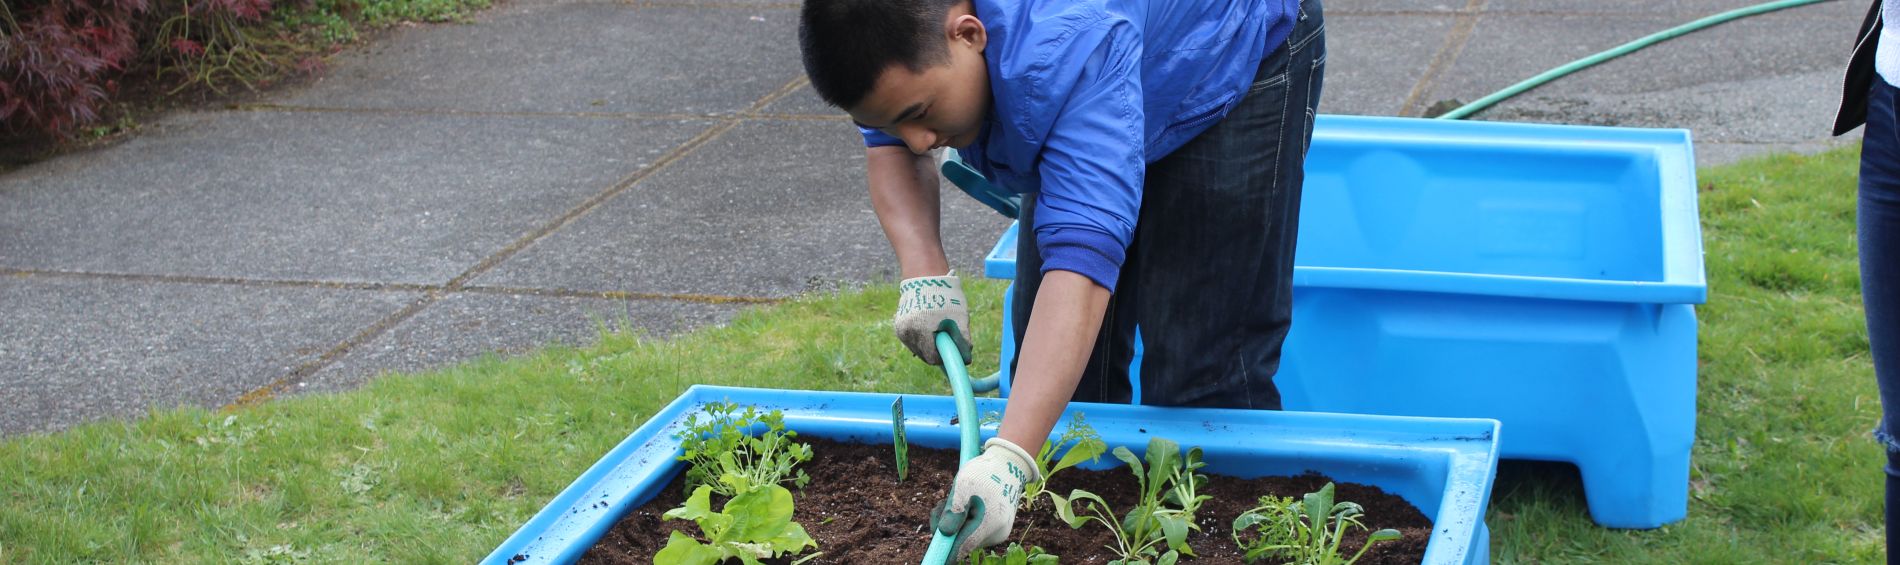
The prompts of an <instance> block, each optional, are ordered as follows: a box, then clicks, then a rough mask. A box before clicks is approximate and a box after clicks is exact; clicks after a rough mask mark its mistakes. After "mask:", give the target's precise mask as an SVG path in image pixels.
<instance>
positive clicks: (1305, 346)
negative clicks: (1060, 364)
mask: <svg viewBox="0 0 1900 565" xmlns="http://www.w3.org/2000/svg"><path fill="white" fill-rule="evenodd" d="M1306 171H1307V172H1306V175H1307V176H1306V188H1305V193H1304V200H1305V202H1304V204H1303V205H1302V207H1301V210H1300V241H1299V248H1298V249H1299V250H1298V255H1297V256H1296V257H1295V264H1296V267H1295V269H1294V275H1293V284H1294V293H1293V316H1294V318H1293V320H1294V322H1293V329H1292V333H1291V334H1290V335H1289V336H1288V337H1287V342H1286V345H1285V349H1284V357H1283V359H1282V365H1281V369H1280V374H1279V375H1278V376H1277V377H1276V379H1275V382H1276V383H1277V384H1278V385H1279V388H1280V390H1281V393H1282V396H1283V399H1284V405H1285V407H1286V408H1287V409H1289V410H1315V411H1326V412H1350V413H1366V414H1391V415H1408V416H1447V417H1482V418H1496V419H1498V420H1499V421H1501V422H1503V424H1504V429H1505V431H1506V434H1505V438H1506V439H1505V440H1504V441H1503V443H1502V444H1501V447H1502V449H1503V453H1504V457H1506V458H1519V459H1537V460H1547V461H1564V462H1570V463H1575V464H1576V465H1577V466H1578V469H1579V470H1580V471H1581V473H1582V477H1583V483H1584V491H1585V496H1586V497H1587V499H1588V501H1589V504H1590V514H1591V517H1593V518H1594V519H1595V520H1596V521H1597V523H1599V524H1602V525H1605V526H1611V527H1620V528H1654V527H1657V526H1661V525H1663V524H1666V523H1669V522H1673V521H1676V520H1680V519H1682V518H1683V517H1684V516H1685V515H1686V514H1687V513H1688V500H1689V499H1688V482H1689V446H1690V444H1691V443H1692V442H1693V440H1694V438H1695V383H1696V322H1695V309H1694V307H1693V306H1692V305H1694V304H1701V303H1702V302H1703V301H1704V300H1705V299H1706V296H1707V290H1706V289H1707V284H1706V283H1705V281H1704V278H1703V270H1702V238H1701V227H1700V224H1699V222H1698V221H1697V216H1696V182H1695V164H1694V162H1693V152H1692V151H1691V148H1690V142H1689V132H1687V131H1684V130H1655V129H1632V128H1602V127H1578V126H1551V125H1528V124H1502V123H1484V122H1461V121H1450V120H1420V119H1408V118H1364V117H1345V116H1321V117H1320V119H1319V122H1318V125H1317V126H1316V128H1315V131H1314V134H1313V146H1312V149H1311V150H1310V152H1309V153H1308V157H1307V163H1306ZM1015 263H1016V228H1015V227H1014V226H1012V227H1011V228H1010V230H1009V232H1007V233H1005V234H1004V236H1003V238H1002V241H999V242H998V243H997V246H996V249H995V250H994V251H992V252H991V254H990V258H989V261H988V264H987V265H985V272H986V273H987V274H988V275H989V276H990V277H995V278H1014V276H1015ZM1007 319H1008V317H1007V316H1005V320H1007ZM1003 334H1004V335H1003V340H1002V344H1003V347H1002V349H1003V351H1002V355H1003V359H1005V360H1007V359H1009V358H1010V357H1011V356H1012V355H1013V352H1012V351H1010V350H1011V349H1013V347H1014V342H1015V340H1014V339H1013V337H1012V336H1011V335H1010V328H1009V327H1008V322H1007V321H1006V322H1005V323H1004V328H1003ZM1138 351H1139V350H1138ZM1005 369H1007V364H1005ZM1005 377H1006V378H1005V379H1004V384H1003V391H1004V394H1006V395H1007V394H1008V391H1009V386H1008V379H1007V375H1006V376H1005ZM1137 390H1139V389H1137Z"/></svg>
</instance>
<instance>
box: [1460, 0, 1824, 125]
mask: <svg viewBox="0 0 1900 565" xmlns="http://www.w3.org/2000/svg"><path fill="white" fill-rule="evenodd" d="M1827 1H1829V0H1779V1H1777V2H1769V3H1766V4H1758V5H1754V6H1749V7H1747V8H1740V9H1735V10H1729V11H1727V12H1722V13H1720V14H1716V15H1713V16H1709V17H1706V18H1702V19H1699V20H1696V21H1693V22H1689V23H1686V24H1682V25H1679V26H1676V27H1672V28H1669V29H1666V30H1662V31H1659V32H1656V33H1652V34H1650V35H1649V36H1647V37H1644V38H1642V39H1638V40H1636V41H1631V42H1629V43H1625V44H1623V45H1620V46H1618V47H1617V48H1615V49H1611V50H1609V51H1604V52H1602V53H1597V54H1595V55H1591V56H1589V57H1584V58H1582V59H1577V60H1575V61H1571V62H1570V63H1569V64H1566V65H1564V66H1561V67H1557V68H1555V69H1551V70H1548V71H1544V72H1543V74H1539V75H1537V76H1534V77H1531V78H1529V79H1525V80H1524V82H1520V83H1517V84H1513V85H1511V86H1510V87H1509V88H1506V89H1504V90H1500V91H1497V92H1494V93H1492V94H1491V95H1490V96H1486V97H1484V98H1479V99H1478V101H1476V102H1472V103H1470V104H1466V105H1463V106H1459V107H1458V108H1457V109H1455V110H1452V111H1450V112H1445V113H1444V114H1442V115H1439V116H1438V118H1439V119H1443V120H1457V119H1463V118H1465V117H1467V116H1470V115H1472V114H1476V113H1478V111H1480V110H1483V109H1485V108H1489V107H1490V106H1491V105H1492V104H1496V103H1498V102H1502V101H1504V99H1506V98H1510V97H1512V96H1517V95H1519V94H1522V93H1524V91H1527V90H1530V89H1533V88H1537V87H1538V86H1541V85H1543V84H1544V83H1546V82H1550V81H1552V80H1555V79H1556V78H1557V77H1561V76H1564V75H1567V74H1570V73H1574V72H1577V71H1580V70H1583V69H1585V68H1589V67H1590V66H1591V65H1595V64H1597V63H1601V62H1604V61H1608V60H1610V59H1615V58H1617V57H1621V56H1623V55H1627V54H1629V53H1630V52H1632V51H1635V50H1637V49H1642V48H1644V47H1648V46H1651V45H1655V44H1657V43H1662V42H1664V41H1668V40H1670V39H1674V38H1676V37H1678V36H1682V35H1684V34H1687V33H1689V32H1693V31H1696V30H1699V29H1702V28H1705V27H1709V26H1713V25H1716V24H1720V23H1723V22H1728V21H1731V20H1737V19H1741V18H1746V17H1748V16H1753V15H1757V14H1766V13H1768V12H1773V11H1776V10H1780V9H1784V8H1793V7H1795V6H1804V5H1808V4H1818V3H1821V2H1827Z"/></svg>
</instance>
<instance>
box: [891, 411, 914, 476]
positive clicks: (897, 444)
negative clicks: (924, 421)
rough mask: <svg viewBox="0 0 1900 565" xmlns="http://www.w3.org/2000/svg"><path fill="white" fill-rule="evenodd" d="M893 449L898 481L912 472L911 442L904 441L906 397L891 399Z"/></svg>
mask: <svg viewBox="0 0 1900 565" xmlns="http://www.w3.org/2000/svg"><path fill="white" fill-rule="evenodd" d="M891 449H892V450H894V451H896V452H897V482H900V483H901V482H904V477H905V476H906V475H908V474H910V444H909V443H906V442H905V441H904V397H902V396H899V397H897V400H893V401H891Z"/></svg>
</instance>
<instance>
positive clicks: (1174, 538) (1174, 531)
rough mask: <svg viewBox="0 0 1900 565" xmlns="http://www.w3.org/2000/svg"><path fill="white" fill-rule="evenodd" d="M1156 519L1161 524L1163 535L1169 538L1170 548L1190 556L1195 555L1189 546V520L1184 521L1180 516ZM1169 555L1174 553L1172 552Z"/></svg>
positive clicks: (1156, 517) (1174, 515)
mask: <svg viewBox="0 0 1900 565" xmlns="http://www.w3.org/2000/svg"><path fill="white" fill-rule="evenodd" d="M1154 519H1155V520H1157V521H1160V522H1161V532H1162V535H1163V536H1165V537H1166V538H1167V540H1168V547H1169V548H1172V549H1174V550H1176V551H1180V552H1183V553H1186V554H1188V555H1194V550H1192V549H1189V548H1188V545H1187V534H1188V522H1187V520H1184V519H1182V518H1181V516H1180V515H1176V514H1168V515H1157V516H1155V517H1154ZM1169 553H1173V552H1172V551H1171V552H1169Z"/></svg>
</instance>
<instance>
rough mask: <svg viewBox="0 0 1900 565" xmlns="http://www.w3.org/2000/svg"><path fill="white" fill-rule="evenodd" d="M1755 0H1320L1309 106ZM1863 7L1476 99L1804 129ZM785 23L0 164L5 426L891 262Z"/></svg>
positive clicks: (597, 6) (620, 23) (1513, 106)
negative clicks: (1321, 83) (1320, 56)
mask: <svg viewBox="0 0 1900 565" xmlns="http://www.w3.org/2000/svg"><path fill="white" fill-rule="evenodd" d="M1753 3H1755V2H1754V1H1753V0H1743V1H1734V0H1721V1H1718V0H1687V1H1678V2H1653V1H1644V0H1543V1H1539V0H1469V1H1468V2H1464V3H1456V2H1448V1H1433V0H1359V1H1348V0H1333V1H1331V2H1329V3H1328V4H1327V6H1326V11H1327V14H1326V17H1327V20H1328V38H1327V40H1328V49H1329V51H1330V56H1329V60H1328V63H1327V75H1326V79H1325V80H1326V82H1325V94H1324V100H1323V102H1322V111H1324V112H1327V113H1334V114H1364V115H1418V114H1419V113H1421V112H1422V111H1423V110H1424V109H1425V108H1427V107H1429V106H1430V105H1432V104H1433V103H1434V102H1437V101H1440V100H1445V99H1460V100H1466V101H1469V100H1474V99H1477V98H1479V97H1481V96H1483V95H1485V94H1488V93H1490V92H1491V91H1494V90H1497V89H1499V88H1502V87H1505V86H1507V85H1510V84H1512V83H1514V82H1517V81H1518V80H1521V79H1523V78H1526V77H1529V76H1531V75H1534V74H1536V73H1538V72H1541V71H1543V70H1545V69H1548V68H1551V67H1554V66H1557V65H1560V64H1562V63H1564V62H1567V61H1570V60H1572V59H1576V58H1579V57H1582V56H1585V55H1588V54H1591V53H1595V52H1597V51H1601V50H1604V49H1608V48H1610V47H1613V46H1615V45H1617V44H1620V43H1622V42H1625V41H1629V40H1631V39H1635V38H1637V37H1641V36H1643V35H1646V34H1648V33H1651V32H1654V31H1658V30H1661V29H1664V28H1667V27H1670V26H1673V25H1676V24H1679V23H1683V22H1686V21H1689V20H1692V19H1695V18H1698V17H1702V16H1706V15H1709V14H1712V13H1716V12H1719V11H1722V10H1727V9H1731V8H1736V7H1741V6H1746V5H1750V4H1753ZM1865 9H1866V5H1865V4H1864V3H1861V2H1845V1H1835V2H1827V3H1822V4H1818V5H1813V6H1808V7H1802V8H1796V9H1791V10H1786V11H1783V12H1778V13H1775V14H1770V15H1766V16H1760V17H1756V18H1752V19H1748V20H1744V21H1741V22H1736V23H1731V24H1728V25H1724V26H1720V27H1717V28H1713V29H1711V30H1707V31H1704V32H1700V33H1698V34H1696V35H1692V36H1689V37H1684V38H1680V39H1677V40H1674V41H1671V42H1668V43H1665V44H1663V45H1661V46H1658V47H1655V48H1652V49H1650V50H1646V51H1642V52H1639V53H1637V54H1634V55H1632V56H1629V57H1625V58H1623V59H1619V60H1616V61H1612V62H1610V63H1608V64H1605V65H1601V66H1599V67H1596V68H1593V69H1590V70H1586V71H1584V72H1582V73H1580V74H1577V75H1573V76H1571V77H1568V78H1564V79H1561V80H1559V81H1558V82H1556V83H1553V84H1551V85H1548V86H1545V87H1543V88H1541V89H1538V90H1536V91H1533V92H1530V93H1528V94H1527V95H1525V96H1522V97H1519V98H1517V99H1514V100H1512V101H1509V102H1506V103H1505V104H1503V105H1501V106H1499V107H1497V108H1494V109H1492V110H1490V111H1489V112H1487V113H1485V114H1482V115H1480V116H1479V117H1480V118H1481V119H1502V120H1513V121H1537V122H1556V123H1582V124H1612V125H1630V126H1647V127H1686V128H1690V129H1692V130H1694V132H1695V136H1696V139H1697V144H1698V145H1697V153H1698V155H1697V157H1698V159H1699V162H1700V163H1701V164H1705V165H1706V164H1715V163H1722V162H1728V161H1732V160H1734V159H1736V158H1738V157H1740V156H1743V155H1749V154H1756V153H1760V152H1764V151H1779V150H1797V151H1810V150H1817V149H1821V148H1825V147H1828V146H1831V145H1833V144H1837V143H1840V142H1842V141H1843V140H1831V139H1828V138H1826V137H1825V135H1826V133H1827V132H1826V130H1827V128H1828V127H1829V124H1830V120H1831V119H1832V115H1833V111H1834V106H1835V104H1836V102H1837V100H1838V95H1839V92H1838V89H1839V86H1838V85H1839V80H1840V71H1841V68H1842V67H1843V66H1844V64H1845V60H1846V52H1847V50H1848V48H1849V47H1850V45H1849V43H1850V42H1851V41H1852V35H1853V33H1854V31H1855V30H1856V27H1857V25H1858V24H1859V21H1860V17H1861V15H1862V14H1864V13H1865ZM796 18H797V4H796V3H794V2H742V1H737V0H733V1H723V2H722V1H715V0H703V1H696V2H637V3H614V2H590V1H562V0H549V1H527V0H517V1H514V2H509V3H504V4H502V5H501V6H499V7H497V8H495V9H492V10H490V11H488V12H486V13H484V14H482V15H480V16H478V17H477V18H476V21H475V22H474V23H472V24H466V25H437V26H423V27H417V28H412V29H406V30H402V31H400V32H397V33H394V34H392V35H391V36H390V37H388V38H386V39H384V40H381V41H379V42H377V43H376V44H374V45H371V46H368V47H364V48H361V49H358V50H356V51H354V52H351V53H349V54H347V55H345V56H343V57H341V58H340V59H339V60H337V61H336V62H335V64H334V66H333V68H332V69H331V70H330V71H329V75H328V76H327V77H326V78H324V79H323V80H321V81H319V82H318V83H316V84H314V85H311V86H307V87H304V88H301V89H299V90H296V91H291V92H281V93H277V94H275V95H272V96H271V97H269V99H268V100H267V102H266V103H263V104H256V105H250V106H244V107H238V108H230V109H222V110H207V111H201V112H193V113H181V114H176V115H172V116H169V117H166V118H164V119H161V120H158V121H157V122H156V123H154V124H150V125H149V126H148V127H147V128H145V130H144V131H142V132H141V133H139V134H138V136H137V137H136V138H135V139H131V140H129V141H126V142H124V143H121V144H118V145H115V146H112V147H109V148H104V149H100V150H95V151H90V152H85V153H80V154H74V155H68V156H65V157H61V158H57V159H54V160H51V161H48V162H43V163H39V164H36V165H32V166H29V167H26V168H24V169H21V170H17V171H14V172H11V173H8V174H6V175H4V176H0V275H5V276H0V311H3V312H5V313H6V314H5V319H6V323H4V324H0V398H4V399H6V404H5V406H6V409H5V410H0V434H15V433H24V432H36V431H45V430H57V429H61V428H65V427H68V426H71V425H73V424H76V423H79V422H84V421H88V420H94V419H100V418H119V417H128V416H134V415H137V414H140V413H142V412H143V411H145V410H147V409H150V408H153V407H168V406H176V405H180V404H187V405H199V406H207V407H217V406H225V405H229V404H232V403H234V402H238V401H240V399H245V400H260V399H265V398H269V397H271V396H276V395H283V394H292V393H299V392H306V391H330V390H344V389H349V388H351V387H354V386H357V385H360V384H362V383H363V382H365V381H367V380H368V379H371V378H374V377H375V376H376V375H377V374H378V373H380V372H383V371H392V370H394V371H412V370H418V369H423V368H428V367H433V366H439V365H442V364H447V363H453V362H456V361H460V360H464V359H468V358H471V357H473V356H477V355H480V354H482V353H485V352H491V351H502V352H514V351H522V350H526V349H529V348H533V347H535V346H539V345H544V344H547V343H550V342H555V341H561V342H570V343H585V342H588V341H590V340H591V339H593V337H594V336H595V335H596V334H595V331H596V328H597V327H598V325H599V324H603V323H604V324H607V325H611V326H616V327H631V328H639V329H643V330H646V331H649V332H653V333H656V334H662V335H664V334H668V333H672V332H678V331H682V330H686V329H690V328H693V327H698V326H702V325H705V324H711V323H720V322H722V321H723V320H726V319H728V317H730V316H731V315H732V314H733V313H734V312H735V311H737V309H739V308H741V307H743V306H744V305H745V304H749V303H759V302H769V301H772V300H775V299H782V298H786V297H791V296H795V295H798V294H800V293H803V292H807V291H811V290H820V289H831V288H836V287H840V286H849V285H853V284H857V283H860V282H863V281H878V280H889V279H891V278H893V277H894V276H895V275H896V272H895V264H894V260H893V259H892V256H891V253H890V250H889V247H888V245H887V244H886V243H885V242H884V239H883V236H882V232H881V231H880V229H879V228H878V224H877V220H876V218H875V217H874V216H873V215H872V213H871V209H870V203H869V201H868V200H867V198H866V196H865V192H864V180H863V173H862V161H863V152H862V150H861V149H860V147H861V145H860V144H859V143H858V140H857V137H856V132H855V130H853V129H852V128H851V127H850V125H849V123H848V122H846V121H845V120H844V119H843V117H842V115H841V114H839V113H837V112H835V111H833V110H830V109H827V108H826V107H824V105H823V104H821V103H820V102H818V100H817V97H816V96H815V95H813V94H812V93H811V91H810V88H809V87H808V86H806V84H805V82H804V80H803V78H802V75H803V73H802V70H801V68H800V66H799V63H798V55H797V49H796V42H795V39H794V38H795V30H794V27H795V24H796ZM1851 138H1852V136H1849V138H1844V139H1847V140H1851ZM950 194H952V195H951V196H949V197H947V198H946V204H945V209H946V212H945V216H946V217H945V224H944V232H945V233H944V236H945V239H946V244H947V246H948V247H949V251H950V253H951V256H952V259H951V260H952V262H953V263H955V264H956V265H958V266H960V268H962V269H963V271H964V272H965V273H966V274H968V276H974V275H975V274H976V273H978V272H980V260H981V258H982V256H983V254H984V253H985V252H987V250H988V248H989V246H990V245H991V243H993V242H994V239H995V237H996V236H997V235H998V234H999V233H1000V231H1001V230H1002V228H1003V227H1004V226H1005V225H1006V221H1005V220H1004V219H1002V218H1001V217H999V216H997V215H995V214H994V213H992V212H989V211H987V209H985V208H982V207H981V205H978V204H976V203H974V202H972V201H970V200H969V199H967V198H964V197H962V196H960V195H955V194H954V192H952V193H950ZM892 346H893V347H897V345H896V344H895V342H893V345H892Z"/></svg>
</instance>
